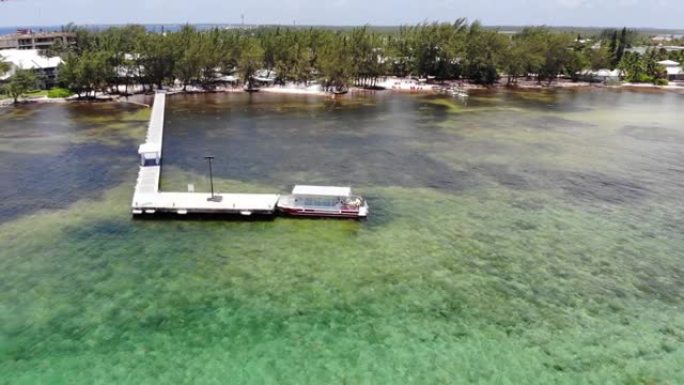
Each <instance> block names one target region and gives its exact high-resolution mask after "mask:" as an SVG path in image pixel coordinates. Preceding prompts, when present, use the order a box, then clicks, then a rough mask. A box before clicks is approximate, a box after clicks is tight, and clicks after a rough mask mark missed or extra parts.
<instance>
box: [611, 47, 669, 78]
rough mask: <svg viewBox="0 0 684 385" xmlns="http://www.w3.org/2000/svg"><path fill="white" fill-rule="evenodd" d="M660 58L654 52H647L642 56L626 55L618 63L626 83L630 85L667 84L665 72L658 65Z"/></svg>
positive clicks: (635, 54)
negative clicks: (624, 75) (630, 83)
mask: <svg viewBox="0 0 684 385" xmlns="http://www.w3.org/2000/svg"><path fill="white" fill-rule="evenodd" d="M660 57H661V56H659V54H658V52H657V51H656V50H649V51H647V52H646V54H644V55H639V54H638V53H627V54H625V56H624V57H623V59H622V61H621V62H620V68H621V69H622V70H623V71H625V73H626V79H627V81H629V82H632V83H654V84H658V83H662V82H663V81H665V82H667V71H666V69H665V67H663V66H662V65H660V64H658V61H660Z"/></svg>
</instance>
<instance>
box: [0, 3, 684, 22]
mask: <svg viewBox="0 0 684 385" xmlns="http://www.w3.org/2000/svg"><path fill="white" fill-rule="evenodd" d="M241 13H244V14H245V22H246V23H255V24H256V23H258V24H266V23H267V24H292V23H293V21H296V23H297V24H331V25H360V24H372V25H398V24H405V23H417V22H421V21H424V20H428V21H435V20H439V21H452V20H454V19H456V18H458V17H467V18H468V19H469V20H475V19H478V20H481V21H482V22H483V23H484V24H487V25H502V24H513V25H526V24H547V25H573V26H616V27H617V26H623V25H626V26H629V27H661V28H674V29H684V0H244V1H235V0H6V1H4V2H0V26H22V25H62V24H66V23H68V22H70V21H72V22H75V23H77V24H120V23H185V22H190V23H203V22H204V23H239V22H240V14H241Z"/></svg>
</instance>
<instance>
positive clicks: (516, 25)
mask: <svg viewBox="0 0 684 385" xmlns="http://www.w3.org/2000/svg"><path fill="white" fill-rule="evenodd" d="M466 21H467V22H468V24H470V23H472V22H475V21H479V20H478V19H473V21H469V20H468V19H466ZM433 23H439V24H451V23H453V21H440V20H434V21H429V20H424V21H421V22H416V23H402V24H371V23H365V24H306V23H305V24H296V23H293V24H283V23H244V24H242V23H239V22H187V21H185V22H145V23H139V22H130V23H128V22H123V23H74V22H67V23H63V24H33V25H0V28H27V27H45V28H58V27H63V26H66V25H69V24H74V25H75V26H78V27H122V26H129V25H140V26H156V25H158V26H164V25H186V24H189V25H215V26H247V27H295V28H297V27H300V28H301V27H325V28H350V27H366V26H367V27H378V28H399V27H402V26H415V25H421V24H433ZM482 26H483V27H485V28H505V27H512V28H524V27H550V28H565V29H573V28H576V29H614V28H623V27H625V28H628V29H636V30H653V31H676V32H682V33H684V28H681V27H679V28H674V27H651V26H636V27H635V26H629V25H610V26H609V25H594V26H581V25H554V24H543V23H542V24H484V23H482Z"/></svg>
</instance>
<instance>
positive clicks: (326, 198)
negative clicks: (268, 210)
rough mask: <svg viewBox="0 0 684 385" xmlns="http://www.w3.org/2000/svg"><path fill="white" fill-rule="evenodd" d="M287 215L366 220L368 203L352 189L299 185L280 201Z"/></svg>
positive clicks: (280, 209) (280, 205)
mask: <svg viewBox="0 0 684 385" xmlns="http://www.w3.org/2000/svg"><path fill="white" fill-rule="evenodd" d="M277 206H278V211H279V212H281V213H282V214H285V215H294V216H309V217H335V218H365V217H366V216H368V202H366V200H365V199H363V198H362V197H360V196H358V195H353V194H352V191H351V187H336V186H305V185H297V186H294V188H293V189H292V193H291V194H290V195H282V196H281V197H280V199H279V200H278V205H277Z"/></svg>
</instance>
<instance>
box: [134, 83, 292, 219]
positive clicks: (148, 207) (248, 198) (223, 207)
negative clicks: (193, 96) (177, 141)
mask: <svg viewBox="0 0 684 385" xmlns="http://www.w3.org/2000/svg"><path fill="white" fill-rule="evenodd" d="M165 108H166V94H165V93H164V92H158V93H157V94H155V97H154V104H153V105H152V116H151V117H150V123H149V125H148V127H147V137H146V140H145V143H143V144H141V145H140V147H139V148H138V154H139V155H140V170H139V172H138V180H137V182H136V185H135V192H134V193H133V202H132V203H131V211H132V213H133V215H137V216H144V215H154V214H158V213H160V214H161V213H171V214H178V215H188V214H238V215H245V216H249V215H253V214H274V213H275V211H276V205H277V203H278V199H279V198H280V195H278V194H218V193H217V194H214V199H212V196H211V194H210V193H208V192H207V193H201V192H197V193H194V192H162V191H159V179H160V177H161V168H162V147H163V139H164V110H165ZM216 197H219V198H218V199H216Z"/></svg>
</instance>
